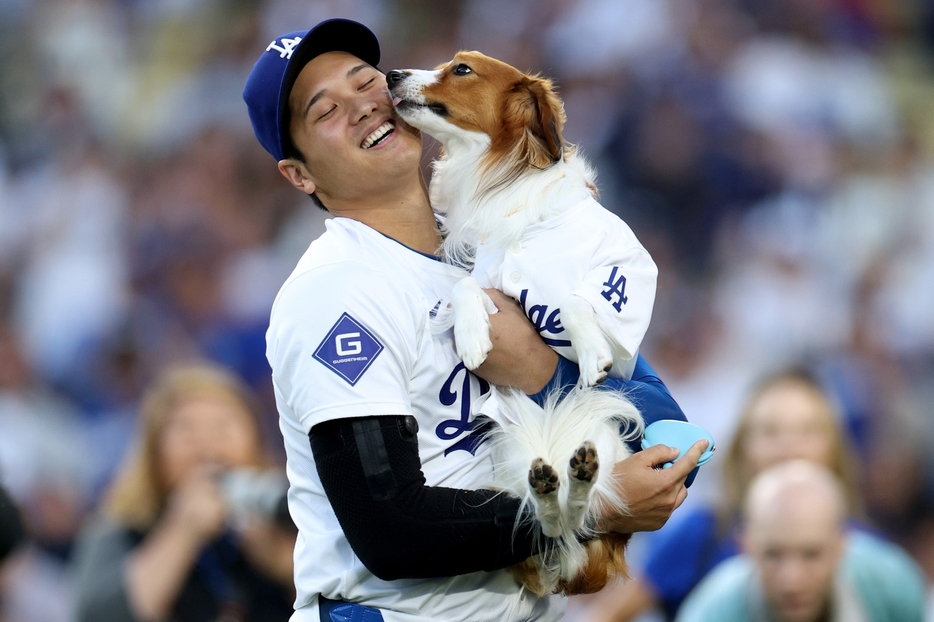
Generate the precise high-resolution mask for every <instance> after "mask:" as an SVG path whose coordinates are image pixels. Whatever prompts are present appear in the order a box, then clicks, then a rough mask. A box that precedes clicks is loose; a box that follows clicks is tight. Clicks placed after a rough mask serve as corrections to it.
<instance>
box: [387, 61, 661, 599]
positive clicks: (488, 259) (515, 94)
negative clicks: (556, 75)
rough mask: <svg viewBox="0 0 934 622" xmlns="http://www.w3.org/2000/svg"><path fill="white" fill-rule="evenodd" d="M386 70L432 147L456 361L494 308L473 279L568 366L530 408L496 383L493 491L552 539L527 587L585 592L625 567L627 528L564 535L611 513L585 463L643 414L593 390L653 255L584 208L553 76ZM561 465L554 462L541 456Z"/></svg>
mask: <svg viewBox="0 0 934 622" xmlns="http://www.w3.org/2000/svg"><path fill="white" fill-rule="evenodd" d="M386 80H387V83H388V85H389V90H390V94H391V96H392V99H393V104H394V105H395V109H396V112H397V114H398V115H399V116H400V117H401V118H402V120H404V121H405V122H406V123H408V124H409V125H411V126H413V127H416V128H418V129H419V130H421V131H423V132H425V133H427V134H429V135H431V136H432V137H434V138H436V139H437V140H439V141H440V143H441V145H442V156H441V158H440V159H438V160H436V161H435V162H434V163H433V167H434V173H433V176H432V179H431V183H430V185H429V195H430V200H431V203H432V205H433V207H434V208H435V209H436V210H437V211H438V212H439V213H441V214H443V215H444V223H443V230H444V233H445V236H444V242H443V247H442V251H443V254H444V256H445V258H446V259H447V260H448V261H450V262H452V263H456V264H460V265H464V266H465V267H469V268H472V276H471V277H469V278H465V279H463V280H462V281H460V282H459V283H458V284H457V285H456V286H455V289H454V292H453V294H452V300H451V306H452V313H451V314H452V316H453V325H454V338H455V345H456V347H457V350H458V354H459V355H460V356H461V358H462V359H463V360H464V364H465V365H466V366H467V367H468V368H469V369H476V368H477V367H478V366H479V365H480V364H482V362H483V361H484V360H485V358H486V356H487V354H488V353H489V351H490V349H491V347H492V343H491V341H490V337H489V326H490V325H489V314H491V313H495V312H496V308H495V305H493V303H492V300H491V299H490V298H489V297H488V296H487V295H486V294H485V293H484V292H483V286H486V287H495V288H497V289H500V290H502V291H504V292H505V293H507V294H509V295H511V296H512V297H514V298H515V299H517V300H518V301H519V302H520V304H521V306H522V308H523V310H524V311H525V312H526V314H527V315H528V317H529V319H530V320H531V321H532V322H533V324H535V326H536V328H537V329H538V331H539V333H540V334H541V335H542V338H543V339H544V340H545V342H546V343H548V344H549V345H551V346H552V347H553V348H555V349H556V350H557V351H558V352H559V354H562V355H563V356H565V357H566V358H569V359H571V360H573V361H575V362H577V363H578V365H579V367H580V369H581V376H580V382H579V386H578V388H577V389H575V390H574V391H573V392H572V393H571V394H570V395H569V396H568V397H567V398H566V399H565V400H564V401H559V400H558V398H557V397H553V398H552V399H549V400H548V402H547V403H546V404H545V408H544V412H542V410H541V409H538V408H537V406H536V405H535V404H534V403H533V402H532V401H531V400H529V399H527V398H525V397H524V396H517V395H516V394H515V393H510V394H509V395H511V397H510V398H509V399H507V400H505V401H506V402H507V404H506V406H507V407H506V408H505V409H504V410H505V411H506V412H507V416H506V421H500V422H498V423H500V426H498V428H497V431H496V432H494V433H493V434H494V438H493V442H494V449H495V450H496V456H497V459H496V470H497V473H498V475H497V485H498V486H500V487H502V488H503V489H505V490H508V491H510V492H512V493H513V494H516V495H518V496H519V497H521V498H523V499H524V500H525V501H526V502H527V503H528V504H531V505H533V506H534V507H535V515H536V518H537V519H538V521H539V524H540V525H541V529H542V533H544V534H545V535H547V536H549V537H551V538H553V540H552V541H553V542H554V543H555V544H554V546H553V547H552V548H551V549H550V550H547V551H543V552H542V555H540V556H537V557H535V558H532V559H530V560H529V561H527V562H526V563H525V564H524V565H523V568H520V569H516V572H517V576H518V577H519V578H520V581H522V582H523V583H524V584H525V585H526V586H527V587H529V589H531V590H533V591H536V592H537V593H544V592H547V591H549V590H553V591H559V592H563V593H569V594H570V593H583V592H591V591H596V590H598V589H600V588H602V586H603V585H604V584H605V583H606V581H607V580H609V579H610V578H612V576H614V575H615V574H619V575H623V576H625V574H626V567H625V559H624V550H625V544H626V540H627V538H625V537H617V536H616V535H614V534H604V535H603V536H601V537H600V538H598V539H594V540H590V541H588V542H587V543H586V545H584V546H581V545H580V544H579V542H578V535H580V534H582V533H584V534H586V533H587V532H588V530H592V527H589V525H592V524H593V521H595V520H596V519H597V518H598V517H599V516H600V515H601V513H602V512H604V511H608V510H610V509H611V508H612V509H615V510H617V511H618V510H619V509H621V508H625V503H624V500H623V499H620V498H619V497H618V495H617V494H616V493H614V491H613V490H612V489H611V486H610V485H609V484H605V482H606V480H607V479H608V478H605V477H604V478H600V477H599V473H600V471H601V469H600V468H599V466H598V465H599V463H600V462H602V463H603V464H604V465H613V464H615V463H616V462H617V461H619V460H621V459H623V458H625V457H626V456H627V455H628V450H626V448H625V445H624V443H623V440H625V439H621V438H620V434H619V430H620V422H627V423H628V424H629V427H630V429H631V430H633V431H634V433H635V434H641V429H642V419H641V416H640V415H639V413H638V411H637V410H636V409H635V408H634V407H633V406H632V404H630V403H629V402H628V401H627V400H626V399H625V398H624V397H622V396H620V395H619V394H617V393H615V392H607V391H598V390H595V389H593V388H592V387H593V386H594V385H597V384H599V383H601V382H603V381H604V380H605V379H606V378H607V377H608V375H610V374H612V375H613V376H614V377H623V378H626V377H629V376H631V373H632V369H633V366H634V364H635V359H636V356H637V354H638V349H639V346H640V345H641V342H642V338H643V337H644V334H645V331H646V329H647V328H648V324H649V320H650V319H651V313H652V307H653V305H654V301H655V283H656V278H657V274H658V271H657V268H656V267H655V263H654V262H653V261H652V259H651V256H649V254H648V252H646V251H645V249H644V248H643V247H642V245H641V244H640V243H639V241H638V240H637V239H636V237H635V235H634V234H633V233H632V230H631V229H630V228H629V227H628V225H626V223H624V222H623V221H622V220H621V219H619V218H618V217H617V216H615V215H614V214H612V213H611V212H609V211H608V210H606V209H605V208H603V207H602V206H601V205H600V204H599V203H598V202H597V197H598V193H597V188H596V184H595V174H594V172H593V169H592V168H591V167H590V166H589V165H588V164H587V162H586V161H585V160H584V158H583V156H581V155H580V154H579V153H578V152H577V149H576V148H575V147H574V146H573V145H569V144H567V143H565V141H564V138H563V134H562V131H563V127H564V123H565V115H564V109H563V104H562V102H561V100H560V99H559V98H558V96H557V94H556V93H555V89H554V86H553V84H552V83H551V81H549V80H547V79H545V78H541V77H539V76H537V75H529V74H526V73H523V72H520V71H519V70H517V69H516V68H514V67H512V66H510V65H508V64H506V63H503V62H501V61H498V60H496V59H493V58H490V57H488V56H485V55H483V54H480V53H479V52H460V53H458V54H457V55H456V56H455V57H454V59H453V60H451V61H450V62H448V63H445V64H443V65H440V66H439V67H437V68H436V69H435V70H433V71H427V70H414V69H409V70H394V71H390V72H389V73H388V74H387V76H386ZM481 282H482V283H483V285H481ZM562 462H564V463H565V464H567V465H568V466H567V468H566V469H561V468H555V467H554V466H553V465H559V464H561V463H562ZM603 470H606V466H604V467H603Z"/></svg>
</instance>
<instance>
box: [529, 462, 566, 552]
mask: <svg viewBox="0 0 934 622" xmlns="http://www.w3.org/2000/svg"><path fill="white" fill-rule="evenodd" d="M560 485H561V482H560V481H558V472H557V471H556V470H555V469H554V467H552V466H551V465H550V464H548V463H547V462H545V461H544V460H542V459H541V458H537V459H535V460H533V461H532V468H530V469H529V488H531V489H532V493H533V494H532V501H533V503H534V504H535V509H536V517H537V518H538V522H539V524H541V526H542V533H543V534H545V535H546V536H548V537H549V538H556V537H558V536H559V535H561V506H560V505H559V503H558V495H557V490H558V487H559V486H560Z"/></svg>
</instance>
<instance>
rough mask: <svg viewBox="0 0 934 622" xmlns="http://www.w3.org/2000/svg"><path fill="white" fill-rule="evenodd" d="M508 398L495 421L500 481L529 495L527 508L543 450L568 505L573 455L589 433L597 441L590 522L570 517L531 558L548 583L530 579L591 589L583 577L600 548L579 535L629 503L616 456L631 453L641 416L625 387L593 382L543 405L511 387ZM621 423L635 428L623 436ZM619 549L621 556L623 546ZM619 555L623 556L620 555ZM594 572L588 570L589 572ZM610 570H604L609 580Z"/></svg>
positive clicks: (493, 437)
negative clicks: (616, 477)
mask: <svg viewBox="0 0 934 622" xmlns="http://www.w3.org/2000/svg"><path fill="white" fill-rule="evenodd" d="M503 402H504V404H503V405H504V409H503V411H502V412H503V413H504V415H505V418H506V419H507V420H506V421H503V422H501V425H500V426H496V429H495V430H494V431H493V432H492V433H491V439H490V440H491V442H492V447H493V452H494V458H495V465H496V466H495V468H496V472H495V474H494V478H495V479H494V485H495V486H496V487H498V488H500V489H503V490H506V491H507V492H509V493H512V494H513V495H515V496H517V497H519V498H520V499H522V502H523V509H525V508H534V507H535V505H534V503H533V498H532V492H531V490H530V488H529V482H528V474H529V468H530V465H531V464H532V461H533V460H536V459H538V458H543V459H544V460H545V461H546V462H548V463H549V464H551V465H553V466H554V467H555V471H556V472H557V475H558V478H559V485H558V491H557V494H558V495H559V499H560V501H561V504H562V506H565V505H566V502H567V494H568V491H569V489H570V485H569V484H570V482H569V476H568V469H567V466H568V459H569V458H570V457H571V456H572V455H574V453H575V452H576V451H577V449H578V448H579V447H580V446H581V444H582V443H583V442H584V441H590V442H591V443H592V444H593V445H594V446H595V447H596V450H597V456H598V459H599V461H600V474H599V475H598V476H597V478H596V482H595V484H594V486H593V490H592V492H591V496H590V505H589V509H588V511H587V515H586V520H585V521H584V526H583V527H581V528H579V529H575V527H574V526H571V525H566V524H565V525H564V526H563V528H562V534H561V535H560V536H559V537H557V538H552V539H550V540H549V546H548V549H547V550H543V551H540V552H539V556H538V557H537V558H535V559H534V561H532V560H530V563H531V564H532V566H534V567H536V568H537V573H536V574H537V576H538V581H541V582H542V584H541V585H535V581H530V583H527V585H528V587H530V589H532V590H533V591H536V592H537V591H539V590H541V589H545V590H546V591H550V589H555V588H558V589H561V590H562V591H565V590H569V591H582V590H583V591H586V590H588V589H590V588H588V587H586V586H583V585H578V584H577V583H578V582H579V579H580V575H581V572H582V571H583V570H585V569H586V567H587V566H588V565H589V559H590V558H591V557H593V556H594V554H595V553H596V551H590V550H588V547H585V546H583V545H582V544H581V543H580V542H579V541H578V539H577V535H578V533H581V532H583V533H585V534H587V535H590V536H593V535H594V534H593V533H592V530H593V525H594V523H595V521H596V519H597V517H599V516H600V515H601V514H603V513H607V512H620V511H626V504H625V500H624V499H623V498H622V497H621V495H620V492H619V490H618V488H617V486H615V482H614V481H613V479H612V477H611V472H612V470H613V465H614V464H615V463H616V462H618V461H619V460H622V459H624V458H625V457H627V456H628V455H629V450H628V449H627V448H626V445H625V441H626V440H628V439H629V438H635V437H637V436H639V435H641V433H642V429H643V425H644V424H643V421H642V416H641V415H640V414H639V411H638V410H637V409H636V408H635V406H633V405H632V403H631V402H629V400H627V399H626V398H625V397H624V396H623V395H622V394H620V393H618V392H613V391H606V390H601V389H597V388H592V387H590V388H581V387H577V388H575V389H573V390H572V391H571V392H570V393H568V395H567V396H566V397H564V399H561V396H560V395H559V394H553V395H551V396H549V398H548V399H547V400H546V402H545V404H544V407H539V406H538V405H537V404H535V402H533V401H532V400H530V399H529V398H528V397H526V396H525V395H523V394H520V393H518V392H511V393H509V394H508V395H504V396H503ZM620 429H623V430H628V433H627V434H626V435H625V436H622V435H621V434H620ZM588 532H591V533H588ZM610 548H611V549H616V548H617V547H610ZM618 550H619V553H618V554H619V555H620V556H621V554H622V553H621V551H622V547H619V549H618ZM606 556H609V557H610V558H613V557H614V556H613V555H608V552H602V553H601V554H600V555H598V556H597V557H601V558H602V557H606ZM619 559H620V561H621V557H620V558H619ZM614 565H615V564H614ZM616 567H617V568H619V570H618V573H619V574H623V573H625V570H624V567H625V566H624V564H622V563H621V564H619V565H617V566H616ZM592 574H593V573H591V572H586V573H585V575H588V576H592ZM598 574H599V573H598ZM611 574H612V573H611ZM607 578H608V577H606V576H604V578H603V579H602V581H603V582H605V581H606V580H607ZM559 586H560V587H559Z"/></svg>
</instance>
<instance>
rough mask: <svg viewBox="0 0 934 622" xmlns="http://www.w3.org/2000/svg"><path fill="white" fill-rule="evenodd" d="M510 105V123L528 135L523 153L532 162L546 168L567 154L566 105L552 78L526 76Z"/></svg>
mask: <svg viewBox="0 0 934 622" xmlns="http://www.w3.org/2000/svg"><path fill="white" fill-rule="evenodd" d="M506 106H507V109H506V114H505V115H504V117H505V120H506V122H507V123H506V125H508V126H512V129H513V131H514V132H516V133H521V134H524V135H522V136H521V137H520V138H519V140H520V141H526V144H525V145H524V147H525V153H524V154H523V155H524V156H525V157H526V158H527V160H528V162H529V164H531V165H532V166H535V167H537V168H545V167H547V166H549V165H551V164H554V163H555V162H557V161H558V160H560V159H561V158H562V157H564V138H563V137H562V130H563V128H564V119H565V117H564V105H563V104H562V103H561V100H560V99H559V98H558V96H557V94H555V91H554V87H553V86H552V83H551V81H550V80H547V79H545V78H539V77H537V76H523V77H522V79H520V80H519V81H518V82H517V83H516V84H515V86H514V87H513V89H512V92H511V93H510V94H509V97H508V98H507V101H506ZM515 136H517V134H514V138H513V140H515Z"/></svg>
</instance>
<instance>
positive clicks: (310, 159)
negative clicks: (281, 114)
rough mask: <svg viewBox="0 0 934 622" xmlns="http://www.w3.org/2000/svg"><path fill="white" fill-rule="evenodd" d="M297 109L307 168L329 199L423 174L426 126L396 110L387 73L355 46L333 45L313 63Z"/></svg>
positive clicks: (354, 196) (295, 130) (296, 131)
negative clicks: (351, 50) (422, 130)
mask: <svg viewBox="0 0 934 622" xmlns="http://www.w3.org/2000/svg"><path fill="white" fill-rule="evenodd" d="M289 110H290V114H291V124H290V127H291V134H292V140H293V142H294V143H295V146H296V147H297V148H298V149H299V150H300V151H301V153H302V154H303V155H304V157H305V163H306V166H305V167H304V170H303V172H305V173H306V174H307V175H308V177H309V178H310V179H311V180H312V181H313V183H314V186H315V191H316V192H317V193H318V196H319V197H320V198H321V200H322V202H323V203H324V204H325V205H329V199H330V200H331V201H334V200H337V201H339V202H345V201H346V202H354V201H358V200H366V199H370V198H372V197H373V196H378V193H379V192H380V187H381V186H384V185H385V184H389V183H393V180H394V179H397V178H398V177H399V176H406V175H412V174H416V175H417V174H418V163H419V160H420V159H421V153H422V145H421V136H420V134H419V133H418V132H417V131H416V130H414V129H413V128H411V127H410V126H408V125H407V124H405V123H404V122H402V121H401V120H399V119H398V118H397V117H396V116H395V113H394V110H393V107H392V103H391V101H390V99H389V91H388V89H387V86H386V78H385V76H383V74H382V73H380V72H379V71H378V70H377V69H375V68H374V67H372V66H370V65H368V64H367V63H365V62H363V61H362V60H360V59H359V58H357V57H356V56H353V55H352V54H348V53H346V52H328V53H326V54H322V55H320V56H317V57H315V58H314V59H312V60H311V61H310V62H309V63H308V64H307V65H305V67H304V68H303V69H302V71H301V73H299V75H298V78H297V79H296V80H295V84H294V86H293V87H292V92H291V93H290V95H289Z"/></svg>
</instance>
